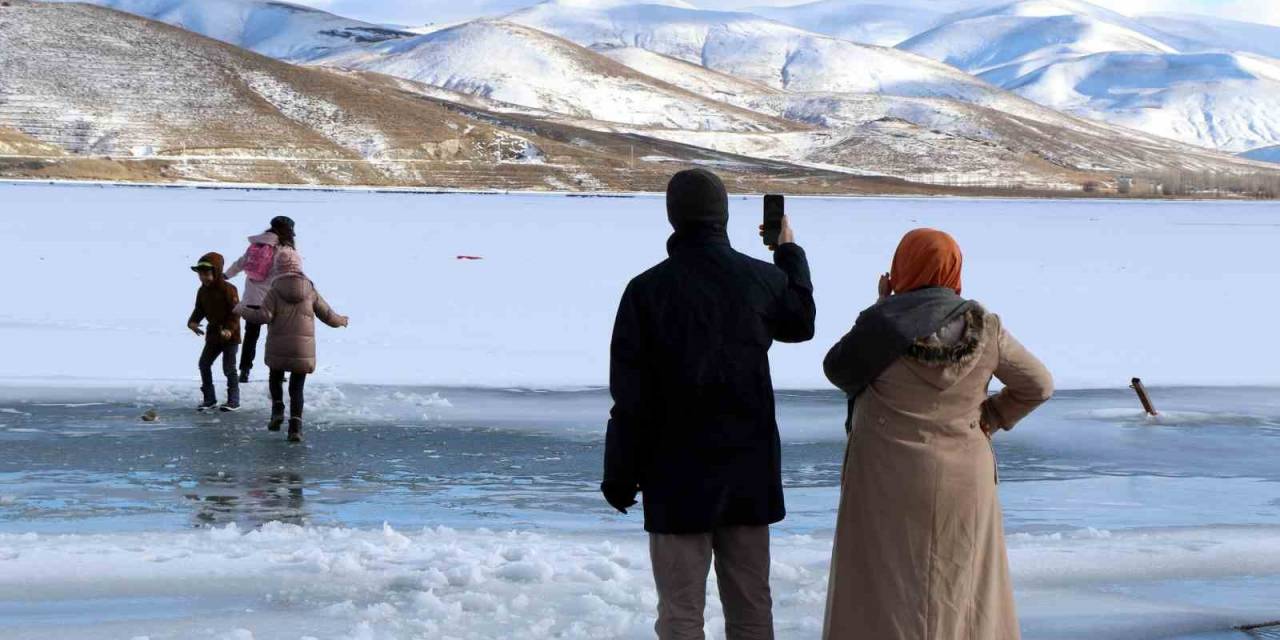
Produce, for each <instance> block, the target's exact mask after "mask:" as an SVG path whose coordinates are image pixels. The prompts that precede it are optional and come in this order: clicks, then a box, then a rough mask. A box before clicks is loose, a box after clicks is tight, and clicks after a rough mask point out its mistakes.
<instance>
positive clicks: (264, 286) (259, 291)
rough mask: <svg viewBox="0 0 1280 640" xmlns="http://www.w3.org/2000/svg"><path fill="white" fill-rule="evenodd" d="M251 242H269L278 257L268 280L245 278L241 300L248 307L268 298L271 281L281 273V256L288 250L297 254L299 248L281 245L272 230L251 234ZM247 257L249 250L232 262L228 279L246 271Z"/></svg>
mask: <svg viewBox="0 0 1280 640" xmlns="http://www.w3.org/2000/svg"><path fill="white" fill-rule="evenodd" d="M249 244H251V245H253V244H269V245H271V246H273V247H275V248H276V257H275V260H274V263H273V264H272V265H271V272H270V273H268V274H267V279H266V280H263V281H260V282H259V281H256V280H253V279H251V278H248V277H246V278H245V279H244V296H243V297H241V299H240V302H241V303H242V304H244V305H245V306H246V307H259V306H262V301H263V300H265V299H266V297H267V292H268V291H270V290H271V283H272V282H274V281H275V279H276V278H277V277H279V275H280V273H281V271H280V256H281V255H283V254H284V252H286V251H290V252H293V253H294V254H295V255H296V254H297V249H290V248H288V247H281V246H280V239H279V238H278V237H276V234H274V233H272V232H270V231H266V232H264V233H260V234H258V235H256V236H249ZM298 258H299V260H301V258H302V257H301V256H300V255H299V256H298ZM246 259H248V251H247V250H246V251H245V254H244V255H241V256H240V258H239V259H238V260H236V261H235V262H233V263H231V266H230V267H228V268H227V275H226V277H227V279H228V280H230V279H232V278H234V277H236V276H238V275H240V274H241V273H243V272H244V263H245V260H246Z"/></svg>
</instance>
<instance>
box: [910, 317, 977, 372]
mask: <svg viewBox="0 0 1280 640" xmlns="http://www.w3.org/2000/svg"><path fill="white" fill-rule="evenodd" d="M964 320H965V328H964V334H962V335H961V336H960V339H959V340H957V341H956V342H955V343H954V344H950V345H944V344H942V343H941V342H940V341H939V340H938V336H936V335H933V336H927V337H924V338H920V339H919V340H916V341H915V343H914V344H912V345H911V347H910V348H909V349H908V350H907V357H908V358H911V359H912V360H915V361H916V362H919V363H920V364H923V365H925V366H926V367H939V368H941V367H949V366H953V365H965V364H969V363H970V362H972V361H973V359H974V358H976V357H977V356H978V354H979V353H981V352H982V346H983V342H984V341H985V340H986V335H987V332H986V328H987V311H986V309H983V308H982V307H981V306H979V305H978V304H976V303H975V304H974V305H973V306H972V307H970V308H969V310H968V311H966V312H965V313H964Z"/></svg>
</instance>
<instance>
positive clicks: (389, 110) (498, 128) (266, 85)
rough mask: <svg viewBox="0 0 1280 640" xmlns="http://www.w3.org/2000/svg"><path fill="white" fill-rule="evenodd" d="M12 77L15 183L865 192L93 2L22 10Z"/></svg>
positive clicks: (3, 149) (0, 94)
mask: <svg viewBox="0 0 1280 640" xmlns="http://www.w3.org/2000/svg"><path fill="white" fill-rule="evenodd" d="M0 69H3V70H4V72H3V76H0V78H2V79H3V81H2V82H0V154H4V155H17V156H19V158H17V159H14V158H0V176H22V177H42V178H48V177H59V178H93V179H109V180H149V181H168V180H197V181H204V180H218V181H229V182H236V181H243V182H264V183H266V182H269V183H283V184H293V183H310V184H361V185H379V186H381V185H431V186H438V187H459V188H472V189H474V188H485V189H501V188H512V189H539V188H541V189H559V190H582V189H588V190H611V189H632V190H634V189H654V188H657V186H658V185H661V184H662V183H663V181H664V180H665V179H666V178H667V177H668V176H669V175H670V171H671V169H670V167H671V166H674V165H685V164H696V163H700V162H705V163H709V164H714V165H716V166H718V167H721V170H722V171H723V172H724V173H725V174H726V176H727V177H728V179H732V180H741V181H743V184H746V185H752V187H750V188H754V189H762V188H764V187H763V186H762V183H761V182H760V181H767V180H769V179H773V178H772V176H778V177H782V176H786V177H787V179H790V180H794V181H795V184H796V185H798V187H799V188H806V187H805V185H807V184H809V183H810V182H812V183H813V184H817V185H828V184H829V185H841V184H844V188H846V189H850V190H854V191H857V190H859V189H860V188H865V187H859V186H858V185H857V184H855V183H857V182H858V179H857V178H856V177H855V176H849V175H841V174H838V173H833V172H829V171H821V170H812V169H807V168H802V167H796V166H794V165H784V164H781V163H777V162H769V161H764V162H762V161H755V160H752V159H749V158H743V157H740V156H730V155H726V154H723V153H717V152H713V151H708V150H706V149H700V148H695V147H689V146H684V145H680V144H675V143H671V142H667V141H661V140H653V139H647V138H641V137H637V136H630V135H618V134H614V133H610V132H607V131H593V130H588V129H582V128H575V127H569V126H565V125H561V124H557V123H554V122H546V121H540V120H537V119H532V118H529V117H526V116H519V115H517V116H507V115H505V114H500V113H493V112H487V111H483V110H479V109H475V108H472V107H469V106H468V105H465V104H460V103H455V102H444V101H442V100H439V99H436V98H429V97H424V96H422V95H420V94H417V93H415V92H413V91H411V90H410V89H411V87H406V86H404V84H402V83H407V81H394V80H392V79H390V78H388V77H386V76H368V77H365V76H362V75H360V74H349V73H339V72H334V71H331V70H328V69H324V68H318V67H309V66H298V65H293V64H287V63H284V62H280V61H276V60H272V59H270V58H266V57H263V56H260V55H256V54H253V53H251V52H248V51H246V50H244V49H240V48H237V47H234V46H231V45H227V44H224V43H220V42H218V41H215V40H212V39H209V38H206V37H202V36H200V35H196V34H192V33H189V32H186V31H182V30H180V29H175V28H172V27H170V26H166V25H164V24H161V23H159V22H155V21H151V20H147V19H143V18H139V17H135V16H132V15H128V14H125V13H122V12H117V11H111V10H108V9H105V8H101V7H97V6H91V5H84V4H49V3H37V2H29V1H28V0H6V1H5V3H4V4H3V5H2V6H0ZM631 154H634V157H633V158H631V157H629V155H631ZM840 188H841V187H835V189H836V190H839V189H840Z"/></svg>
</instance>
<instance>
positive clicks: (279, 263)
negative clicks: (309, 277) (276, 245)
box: [276, 249, 302, 275]
mask: <svg viewBox="0 0 1280 640" xmlns="http://www.w3.org/2000/svg"><path fill="white" fill-rule="evenodd" d="M276 268H277V269H279V270H280V275H284V274H286V273H302V256H301V255H299V254H298V252H297V251H293V250H290V249H283V250H281V251H280V252H279V253H278V254H276Z"/></svg>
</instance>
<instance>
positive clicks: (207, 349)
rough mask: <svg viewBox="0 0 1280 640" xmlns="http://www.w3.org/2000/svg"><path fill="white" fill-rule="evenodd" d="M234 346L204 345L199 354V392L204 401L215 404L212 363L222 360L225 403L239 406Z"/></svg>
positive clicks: (238, 385) (238, 382) (238, 384)
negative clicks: (225, 388)
mask: <svg viewBox="0 0 1280 640" xmlns="http://www.w3.org/2000/svg"><path fill="white" fill-rule="evenodd" d="M236 350H237V349H236V345H234V344H209V343H207V342H206V343H205V345H204V351H201V352H200V391H201V392H203V393H204V401H205V402H206V403H209V402H217V400H218V395H217V393H215V392H214V390H213V361H214V360H217V359H218V358H222V373H223V375H225V376H227V402H228V403H229V404H240V378H239V377H238V376H237V375H236Z"/></svg>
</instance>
